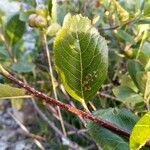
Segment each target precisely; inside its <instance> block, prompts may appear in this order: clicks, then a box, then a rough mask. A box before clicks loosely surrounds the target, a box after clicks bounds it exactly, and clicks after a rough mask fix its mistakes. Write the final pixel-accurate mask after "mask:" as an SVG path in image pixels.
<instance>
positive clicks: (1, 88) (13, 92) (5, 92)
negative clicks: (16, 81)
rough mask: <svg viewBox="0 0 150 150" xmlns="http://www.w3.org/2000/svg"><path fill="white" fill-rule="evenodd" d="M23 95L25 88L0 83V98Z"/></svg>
mask: <svg viewBox="0 0 150 150" xmlns="http://www.w3.org/2000/svg"><path fill="white" fill-rule="evenodd" d="M18 96H19V97H20V96H25V90H23V89H19V88H15V87H12V86H10V85H7V84H0V99H7V98H11V97H18Z"/></svg>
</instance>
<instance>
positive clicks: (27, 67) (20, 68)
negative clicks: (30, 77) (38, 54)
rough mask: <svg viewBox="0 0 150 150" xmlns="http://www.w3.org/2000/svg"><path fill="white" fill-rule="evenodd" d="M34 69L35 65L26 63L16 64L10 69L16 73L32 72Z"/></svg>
mask: <svg viewBox="0 0 150 150" xmlns="http://www.w3.org/2000/svg"><path fill="white" fill-rule="evenodd" d="M34 68H35V65H34V64H31V63H28V62H18V63H15V64H13V65H12V66H11V69H12V70H14V71H16V72H18V73H27V72H32V71H33V70H34Z"/></svg>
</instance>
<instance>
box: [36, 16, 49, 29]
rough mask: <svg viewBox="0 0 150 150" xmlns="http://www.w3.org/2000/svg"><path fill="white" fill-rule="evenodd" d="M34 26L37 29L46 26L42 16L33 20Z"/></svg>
mask: <svg viewBox="0 0 150 150" xmlns="http://www.w3.org/2000/svg"><path fill="white" fill-rule="evenodd" d="M35 26H36V27H37V28H44V27H46V26H47V20H46V19H45V18H44V17H42V16H37V17H36V18H35Z"/></svg>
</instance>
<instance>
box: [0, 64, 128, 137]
mask: <svg viewBox="0 0 150 150" xmlns="http://www.w3.org/2000/svg"><path fill="white" fill-rule="evenodd" d="M0 74H2V75H3V76H5V77H6V78H7V79H9V80H10V81H12V82H13V83H15V84H17V85H19V86H20V87H22V88H24V89H25V90H26V91H27V92H28V93H29V94H31V95H33V96H35V97H37V98H40V99H43V100H45V101H46V102H47V103H49V104H53V105H56V106H59V107H60V108H62V109H65V110H67V111H69V112H72V113H74V114H76V115H77V116H81V117H83V118H86V119H89V120H91V121H93V122H95V123H97V124H99V125H101V126H103V127H105V128H107V129H110V130H112V131H114V132H116V133H117V134H120V135H122V136H127V137H129V136H130V133H129V132H128V131H126V130H124V129H122V128H119V127H118V126H117V125H115V124H113V123H111V122H109V121H106V120H103V119H100V118H97V117H96V116H94V115H93V114H91V113H89V112H84V111H82V110H80V109H77V108H76V107H73V106H71V105H69V104H65V103H63V102H60V101H58V100H56V99H54V98H51V97H49V96H47V95H46V94H44V93H41V92H39V91H37V90H35V89H34V88H33V87H31V86H29V85H28V84H25V83H24V82H22V81H21V80H18V79H17V78H15V77H14V76H13V75H11V74H10V73H8V72H7V71H6V70H5V69H4V68H2V67H1V66H0Z"/></svg>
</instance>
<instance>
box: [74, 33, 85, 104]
mask: <svg viewBox="0 0 150 150" xmlns="http://www.w3.org/2000/svg"><path fill="white" fill-rule="evenodd" d="M75 32H76V38H77V40H78V44H79V55H80V70H81V73H80V84H81V97H82V99H83V100H84V102H85V99H84V93H83V86H82V83H83V63H82V52H81V46H80V40H79V36H78V33H77V30H76V31H75Z"/></svg>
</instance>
